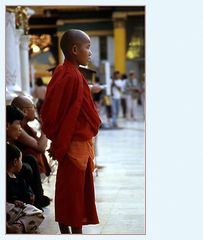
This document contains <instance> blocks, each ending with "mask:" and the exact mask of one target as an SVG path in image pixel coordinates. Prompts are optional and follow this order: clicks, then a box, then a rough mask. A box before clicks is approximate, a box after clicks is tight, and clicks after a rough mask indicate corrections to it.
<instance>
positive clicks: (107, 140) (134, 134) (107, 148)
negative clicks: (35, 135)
mask: <svg viewBox="0 0 203 240" xmlns="http://www.w3.org/2000/svg"><path fill="white" fill-rule="evenodd" d="M119 126H120V127H121V128H119V129H106V130H100V132H99V134H98V138H97V156H96V165H98V166H99V169H98V171H97V173H96V172H95V173H94V182H95V194H96V205H97V210H98V216H99V220H100V223H99V224H98V225H88V226H84V227H83V233H84V234H125V235H126V234H145V140H144V138H145V129H144V128H145V124H144V122H143V120H139V121H127V120H123V119H119ZM56 168H57V166H55V169H56ZM43 187H44V190H45V194H46V195H47V196H50V197H51V198H53V201H52V203H51V205H50V206H48V207H46V208H44V214H45V220H44V222H43V223H42V224H41V226H40V228H39V234H48V235H49V234H60V232H59V228H58V225H57V223H56V222H55V221H54V187H55V171H54V172H53V175H52V176H51V177H50V179H49V182H48V181H47V179H45V180H44V183H43Z"/></svg>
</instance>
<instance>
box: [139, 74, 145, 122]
mask: <svg viewBox="0 0 203 240" xmlns="http://www.w3.org/2000/svg"><path fill="white" fill-rule="evenodd" d="M140 95H141V102H142V107H143V117H144V119H145V104H146V103H145V102H146V99H145V98H146V95H145V73H143V74H142V79H141V89H140Z"/></svg>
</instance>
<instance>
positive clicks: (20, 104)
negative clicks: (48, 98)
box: [11, 96, 33, 110]
mask: <svg viewBox="0 0 203 240" xmlns="http://www.w3.org/2000/svg"><path fill="white" fill-rule="evenodd" d="M11 105H13V106H15V107H17V108H19V109H21V110H23V108H25V107H27V106H30V105H33V102H32V100H31V99H30V98H28V97H26V96H18V97H16V98H14V99H13V101H12V103H11Z"/></svg>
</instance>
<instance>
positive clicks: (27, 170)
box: [6, 105, 50, 209]
mask: <svg viewBox="0 0 203 240" xmlns="http://www.w3.org/2000/svg"><path fill="white" fill-rule="evenodd" d="M23 118H24V114H23V113H22V112H21V111H20V110H19V109H18V108H16V107H15V106H10V105H8V106H6V140H7V143H13V142H14V141H15V140H17V139H18V137H19V136H20V134H21V132H22V128H21V125H20V122H21V120H23ZM22 161H23V166H22V169H21V171H20V173H19V174H20V175H21V176H22V177H23V178H24V179H25V180H26V182H27V183H28V184H29V185H30V186H31V188H32V190H33V192H34V194H35V203H34V204H35V206H37V207H38V208H40V209H41V208H42V207H46V206H48V205H49V204H50V199H49V198H48V197H47V196H45V195H43V192H44V191H43V188H42V183H41V177H40V172H39V167H38V163H37V161H36V159H35V158H34V157H33V156H31V155H28V156H23V159H22Z"/></svg>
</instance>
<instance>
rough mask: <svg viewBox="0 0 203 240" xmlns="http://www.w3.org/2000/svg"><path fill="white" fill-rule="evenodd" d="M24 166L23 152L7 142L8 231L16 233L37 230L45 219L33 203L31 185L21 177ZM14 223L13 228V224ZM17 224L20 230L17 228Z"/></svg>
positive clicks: (33, 196)
mask: <svg viewBox="0 0 203 240" xmlns="http://www.w3.org/2000/svg"><path fill="white" fill-rule="evenodd" d="M21 168H22V153H21V151H20V150H19V149H18V148H17V147H16V146H15V145H11V144H9V143H7V144H6V172H7V182H6V190H7V191H6V198H7V204H6V214H7V232H8V233H12V229H13V230H14V232H15V233H22V232H26V233H28V232H35V231H36V229H37V227H38V226H39V225H40V224H41V222H42V221H43V219H44V216H43V215H42V211H41V210H40V209H37V208H36V207H34V206H33V205H32V204H34V201H35V195H34V193H33V191H32V189H31V187H30V186H29V185H28V184H27V183H26V182H25V180H24V179H23V178H21V177H20V176H19V175H18V173H19V172H20V170H21ZM13 224H14V226H13V228H12V225H13ZM16 224H17V225H18V229H19V231H17V232H16V231H15V230H16Z"/></svg>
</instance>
